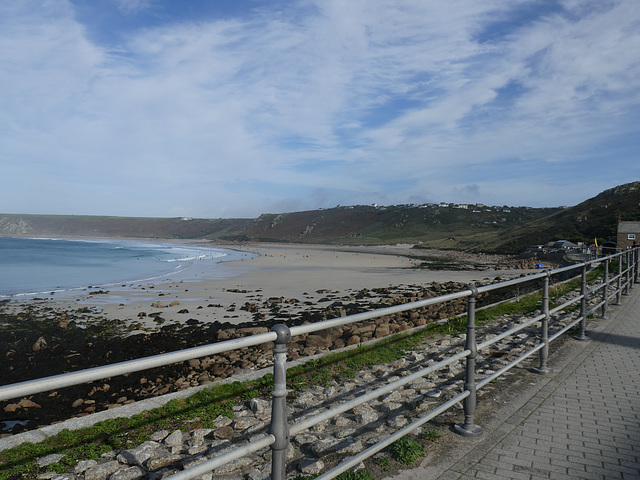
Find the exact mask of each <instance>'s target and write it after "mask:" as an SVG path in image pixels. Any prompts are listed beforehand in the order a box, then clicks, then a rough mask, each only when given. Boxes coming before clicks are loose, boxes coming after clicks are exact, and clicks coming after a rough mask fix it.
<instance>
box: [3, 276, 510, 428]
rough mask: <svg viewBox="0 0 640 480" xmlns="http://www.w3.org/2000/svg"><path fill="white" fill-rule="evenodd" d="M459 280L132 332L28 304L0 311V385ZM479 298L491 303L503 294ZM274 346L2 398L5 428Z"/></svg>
mask: <svg viewBox="0 0 640 480" xmlns="http://www.w3.org/2000/svg"><path fill="white" fill-rule="evenodd" d="M464 288H465V285H464V284H460V283H457V282H448V283H447V284H439V283H434V284H431V285H429V286H421V285H412V286H410V285H407V286H398V287H396V288H380V289H375V290H367V289H364V290H360V291H358V292H353V293H348V294H346V295H340V294H338V293H336V292H332V291H322V292H316V293H320V294H321V295H322V298H321V299H320V300H319V302H318V304H317V305H304V304H303V302H300V301H299V300H297V299H287V298H282V297H280V298H268V299H265V300H263V301H260V302H258V301H250V302H245V303H244V304H243V305H240V306H239V307H238V308H239V309H240V310H243V311H246V312H250V313H251V315H252V316H253V318H254V320H253V321H252V322H247V323H241V324H235V325H234V324H230V323H221V322H212V323H211V322H210V323H201V322H199V321H198V320H196V319H190V320H187V321H186V322H185V325H184V326H178V325H175V324H172V325H167V326H158V327H157V328H156V329H155V330H154V331H147V332H145V333H136V334H131V333H130V332H128V330H131V329H134V330H135V331H138V329H139V328H140V327H139V326H136V325H130V324H127V323H126V322H124V321H122V322H120V323H117V322H113V321H111V320H104V319H101V318H100V316H99V315H95V316H94V317H93V318H89V316H88V314H87V312H86V310H84V309H80V310H77V311H65V312H60V311H57V310H48V309H46V308H44V309H38V308H36V307H32V308H29V309H27V310H26V311H24V312H21V313H19V314H17V315H15V316H14V315H7V314H5V313H2V310H1V309H0V318H1V319H2V322H1V324H2V325H1V326H0V331H1V332H2V335H1V336H0V355H2V357H3V358H4V359H5V361H4V362H3V364H2V367H0V369H1V370H0V382H1V383H2V384H3V385H7V384H11V383H17V382H20V381H25V380H30V379H33V378H41V377H45V376H51V375H56V374H59V373H64V372H69V371H75V370H80V369H84V368H90V367H94V366H100V365H104V364H109V363H117V362H121V361H125V360H130V359H133V358H140V357H144V356H150V355H154V354H159V353H164V352H168V351H173V350H178V349H182V348H190V347H194V346H199V345H206V344H210V343H214V342H219V341H223V340H229V339H231V338H238V337H242V336H247V335H253V334H257V333H262V332H266V331H268V330H269V329H270V328H271V326H272V325H274V324H276V323H286V324H288V325H290V326H293V325H300V324H304V323H310V322H318V321H322V320H326V319H330V318H336V317H340V316H345V315H351V314H355V313H360V312H363V311H369V310H373V309H377V308H382V307H388V306H393V305H398V304H403V303H407V302H412V301H417V300H421V299H425V298H431V297H435V296H438V295H444V294H446V293H451V292H456V291H460V290H462V289H464ZM500 295H501V296H500V297H499V296H496V295H494V296H492V297H491V299H489V298H487V299H486V300H483V299H480V301H489V300H491V301H495V300H497V299H500V298H502V297H506V296H509V295H510V293H509V292H501V294H500ZM465 308H466V302H465V301H464V300H459V301H454V302H448V303H446V304H442V305H438V306H432V307H425V308H422V309H419V310H415V311H411V312H406V313H401V314H395V315H392V316H387V317H383V318H380V319H376V320H371V321H367V322H359V323H357V324H354V325H349V326H344V327H335V328H332V329H329V330H326V331H323V332H321V333H319V334H308V335H302V336H299V337H295V338H293V339H292V341H291V342H290V343H289V345H288V358H289V359H290V360H295V359H297V358H300V357H308V356H311V355H315V354H317V353H321V352H326V351H329V350H335V349H339V348H342V347H345V346H348V345H357V344H360V343H363V342H366V341H369V340H372V339H376V338H382V337H385V336H387V335H389V334H393V333H397V332H401V331H405V330H409V329H411V328H415V327H418V326H421V325H425V324H427V323H431V322H433V321H437V320H439V319H444V318H449V317H452V316H454V315H456V314H458V313H461V312H463V311H464V309H465ZM271 348H272V345H270V344H267V345H261V346H258V347H255V348H249V349H243V350H241V351H234V352H229V353H228V354H222V355H215V356H210V357H205V358H201V359H194V360H190V361H188V362H183V363H180V364H176V365H171V366H167V367H162V368H156V369H152V370H147V371H144V372H141V373H136V374H130V375H127V376H120V377H114V378H111V379H108V380H106V381H102V382H93V383H91V384H86V385H79V386H76V387H68V388H64V389H60V390H57V391H53V392H48V393H44V394H39V395H33V396H30V397H29V398H23V399H15V400H13V401H7V402H3V403H1V404H0V409H1V411H0V422H2V423H4V431H3V434H4V435H7V434H13V433H18V432H20V431H24V430H28V429H32V428H37V427H39V426H42V425H46V424H50V423H53V422H58V421H61V420H64V419H67V418H72V417H75V416H84V415H88V414H91V413H94V412H98V411H101V410H105V409H109V408H115V407H117V406H119V405H123V404H127V403H132V402H135V401H138V400H142V399H145V398H150V397H153V396H158V395H163V394H166V393H170V392H174V391H178V390H183V389H185V388H189V387H193V386H197V385H202V384H206V383H209V382H214V381H216V380H221V379H224V378H228V377H232V376H234V375H237V374H240V373H244V372H247V371H250V370H255V369H261V368H264V367H267V366H269V365H271V362H272V359H271V356H272V353H271Z"/></svg>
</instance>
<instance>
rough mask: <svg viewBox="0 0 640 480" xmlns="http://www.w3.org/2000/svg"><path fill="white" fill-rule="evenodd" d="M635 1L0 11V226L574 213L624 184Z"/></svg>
mask: <svg viewBox="0 0 640 480" xmlns="http://www.w3.org/2000/svg"><path fill="white" fill-rule="evenodd" d="M639 130H640V8H638V4H637V0H619V1H616V0H611V1H609V0H593V1H591V0H564V1H518V0H486V1H481V2H480V1H477V0H451V1H446V2H445V1H441V0H437V1H436V0H397V1H389V0H324V1H320V0H318V1H315V0H300V1H293V0H292V1H272V0H270V1H267V0H245V1H238V0H207V1H196V0H194V1H190V0H184V1H182V0H180V1H178V0H100V1H94V0H3V1H2V2H0V162H1V165H2V172H3V174H2V177H1V178H2V180H1V181H0V185H1V187H2V188H0V212H2V213H50V214H95V215H127V216H170V217H173V216H193V217H209V218H217V217H254V216H258V215H260V214H261V213H277V212H284V211H295V210H307V209H315V208H320V207H331V206H335V205H337V204H342V205H351V204H371V203H377V204H395V203H408V202H415V203H423V202H441V201H446V202H459V203H463V202H464V203H476V202H480V203H485V204H489V205H504V204H506V205H513V206H518V205H528V206H534V207H542V206H558V205H575V204H577V203H580V202H581V201H583V200H585V199H587V198H590V197H592V196H594V195H597V194H598V193H600V192H601V191H603V190H606V189H608V188H611V187H614V186H616V185H619V184H623V183H628V182H632V181H636V180H640V169H639V167H638V151H639V147H640V131H639Z"/></svg>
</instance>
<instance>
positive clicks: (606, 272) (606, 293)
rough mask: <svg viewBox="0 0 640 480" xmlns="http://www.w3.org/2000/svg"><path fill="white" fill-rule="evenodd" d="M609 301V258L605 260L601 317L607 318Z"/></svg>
mask: <svg viewBox="0 0 640 480" xmlns="http://www.w3.org/2000/svg"><path fill="white" fill-rule="evenodd" d="M608 303H609V259H608V258H606V259H605V260H604V278H603V285H602V312H601V314H600V318H603V319H606V318H607V304H608Z"/></svg>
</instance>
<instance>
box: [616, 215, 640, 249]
mask: <svg viewBox="0 0 640 480" xmlns="http://www.w3.org/2000/svg"><path fill="white" fill-rule="evenodd" d="M634 244H635V245H640V222H621V221H620V222H618V248H619V249H625V248H629V247H632V246H633V245H634Z"/></svg>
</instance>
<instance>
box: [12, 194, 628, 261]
mask: <svg viewBox="0 0 640 480" xmlns="http://www.w3.org/2000/svg"><path fill="white" fill-rule="evenodd" d="M619 218H621V219H622V220H639V219H640V182H634V183H628V184H625V185H620V186H618V187H615V188H612V189H609V190H606V191H604V192H602V193H600V194H599V195H597V196H595V197H593V198H590V199H587V200H585V201H584V202H582V203H580V204H578V205H576V206H573V207H556V208H531V207H510V206H506V205H505V206H486V205H479V204H425V205H392V206H378V205H371V206H363V205H356V206H337V207H335V208H329V209H321V210H311V211H304V212H292V213H281V214H263V215H260V216H259V217H258V218H255V219H247V218H235V219H196V218H134V217H106V216H84V215H19V214H0V235H11V236H52V237H54V236H55V237H59V236H67V237H78V236H82V237H125V238H127V237H130V238H170V239H183V240H186V239H202V240H210V241H215V242H219V243H235V242H287V243H289V242H292V243H320V244H351V245H374V244H391V243H398V242H405V243H415V244H418V245H421V246H424V247H428V248H438V249H452V250H465V251H478V252H499V253H520V252H522V251H523V250H524V249H526V247H527V246H528V245H533V244H542V243H547V242H549V241H553V240H558V239H565V240H570V241H574V242H577V241H582V242H592V241H593V239H594V238H597V239H598V241H600V242H602V241H606V240H615V236H616V225H617V221H618V219H619Z"/></svg>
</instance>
